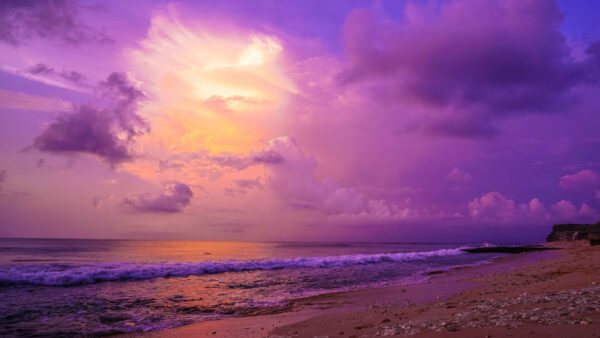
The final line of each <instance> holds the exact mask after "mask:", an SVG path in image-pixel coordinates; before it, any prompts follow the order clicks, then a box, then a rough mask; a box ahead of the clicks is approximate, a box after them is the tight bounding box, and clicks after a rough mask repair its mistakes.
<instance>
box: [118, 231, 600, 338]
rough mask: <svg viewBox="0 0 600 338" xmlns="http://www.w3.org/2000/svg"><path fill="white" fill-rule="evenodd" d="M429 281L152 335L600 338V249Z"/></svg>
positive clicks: (532, 257)
mask: <svg viewBox="0 0 600 338" xmlns="http://www.w3.org/2000/svg"><path fill="white" fill-rule="evenodd" d="M546 246H549V247H554V248H557V250H552V251H541V252H531V253H522V254H518V255H512V256H508V257H502V258H498V259H495V260H494V261H493V262H492V263H489V264H483V265H478V266H472V267H464V268H458V269H453V270H450V271H432V272H431V275H430V278H429V280H428V281H427V282H424V283H417V284H410V285H405V286H394V287H386V288H371V289H361V290H353V291H347V292H338V293H330V294H323V295H318V296H314V297H307V298H302V299H298V300H295V301H293V302H291V303H290V305H289V307H288V308H287V309H279V310H278V311H281V312H280V313H273V314H266V315H257V316H251V317H242V318H228V319H223V320H216V321H205V322H200V323H195V324H191V325H186V326H182V327H178V328H174V329H168V330H163V331H153V332H147V333H137V334H132V335H130V336H136V337H140V336H144V337H202V336H212V337H215V336H217V337H316V336H319V337H372V336H411V337H447V336H451V337H596V336H598V335H599V334H600V285H598V282H600V247H599V246H595V247H591V246H590V245H589V242H588V241H578V242H557V243H552V244H546Z"/></svg>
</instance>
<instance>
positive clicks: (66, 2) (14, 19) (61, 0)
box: [0, 0, 112, 46]
mask: <svg viewBox="0 0 600 338" xmlns="http://www.w3.org/2000/svg"><path fill="white" fill-rule="evenodd" d="M82 9H84V6H83V5H82V4H81V3H80V2H79V1H75V0H3V1H2V2H0V41H2V42H5V43H7V44H10V45H13V46H18V45H21V44H23V43H24V42H25V41H26V40H29V39H31V38H32V37H39V38H42V39H57V40H60V41H62V42H63V43H66V44H71V45H78V44H80V43H82V42H96V43H108V42H112V40H111V39H110V38H109V37H108V36H107V35H106V34H104V33H103V32H98V31H95V30H93V29H92V28H90V27H88V26H87V25H86V24H85V23H83V22H82V21H81V20H80V12H81V10H82Z"/></svg>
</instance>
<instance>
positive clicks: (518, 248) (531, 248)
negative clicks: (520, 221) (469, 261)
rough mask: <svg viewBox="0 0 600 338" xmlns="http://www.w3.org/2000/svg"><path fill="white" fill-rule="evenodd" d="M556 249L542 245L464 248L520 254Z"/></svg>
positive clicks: (471, 251)
mask: <svg viewBox="0 0 600 338" xmlns="http://www.w3.org/2000/svg"><path fill="white" fill-rule="evenodd" d="M544 250H556V248H545V247H540V246H532V245H526V246H487V247H482V248H472V249H462V251H465V252H468V253H509V254H518V253H522V252H531V251H544Z"/></svg>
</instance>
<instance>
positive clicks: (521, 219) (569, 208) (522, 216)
mask: <svg viewBox="0 0 600 338" xmlns="http://www.w3.org/2000/svg"><path fill="white" fill-rule="evenodd" d="M469 211H470V214H471V218H472V219H473V220H474V221H477V222H483V223H485V222H487V223H498V222H500V223H504V224H543V223H548V222H591V221H594V219H595V218H597V217H598V213H597V212H596V210H594V209H593V208H592V207H590V206H589V205H588V204H587V203H582V204H581V207H579V208H577V207H576V206H575V204H573V202H571V201H567V200H564V199H563V200H560V201H558V202H556V203H555V204H553V205H552V206H551V207H550V208H549V209H548V210H547V209H546V208H545V207H544V204H543V203H542V202H541V201H540V200H539V199H538V198H533V199H531V201H529V203H521V204H517V203H516V202H515V201H514V200H512V199H509V198H507V197H505V196H504V195H502V194H501V193H499V192H497V191H492V192H488V193H486V194H483V195H482V196H481V197H477V198H475V199H473V200H472V201H471V202H469Z"/></svg>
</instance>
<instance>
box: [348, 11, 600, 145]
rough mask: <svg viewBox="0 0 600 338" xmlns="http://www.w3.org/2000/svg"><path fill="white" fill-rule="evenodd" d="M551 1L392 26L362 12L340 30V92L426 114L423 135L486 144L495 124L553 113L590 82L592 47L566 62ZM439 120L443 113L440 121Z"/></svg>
mask: <svg viewBox="0 0 600 338" xmlns="http://www.w3.org/2000/svg"><path fill="white" fill-rule="evenodd" d="M561 22H562V13H561V12H560V11H559V9H558V7H557V6H556V4H555V3H554V2H553V1H547V0H531V1H522V0H510V1H500V0H490V1H487V0H486V1H464V0H454V1H448V2H442V3H441V5H440V7H439V8H435V7H434V6H428V5H416V4H414V3H409V4H408V5H407V9H406V11H405V18H404V19H403V20H402V22H398V23H396V22H391V21H389V20H388V21H382V20H380V19H378V18H377V16H376V14H374V13H373V12H372V11H370V10H367V9H360V10H355V11H353V12H352V13H351V14H350V15H349V16H348V18H347V20H346V23H345V25H344V30H343V36H344V52H345V55H346V57H347V61H348V65H347V67H346V69H345V70H344V71H342V72H341V73H340V74H339V75H338V78H337V80H338V82H339V83H340V84H342V85H345V86H349V85H357V84H361V85H364V86H367V87H368V88H369V92H370V93H371V95H373V96H376V97H377V99H378V100H379V101H381V102H384V103H386V104H394V103H395V104H399V103H401V104H403V105H405V106H406V105H410V104H413V105H415V106H418V107H419V108H420V109H423V110H427V111H429V112H432V113H431V115H432V116H433V118H432V119H431V120H430V121H427V124H428V126H427V128H426V129H428V131H431V132H433V133H438V134H445V135H451V136H462V137H482V136H483V137H486V136H493V134H494V133H495V132H496V129H495V128H494V126H493V125H491V121H493V120H494V119H497V118H501V117H506V116H511V115H519V114H531V113H553V112H558V111H561V110H563V109H564V108H565V107H568V106H569V105H570V104H572V103H573V102H574V101H576V97H575V96H574V95H573V90H574V89H575V88H576V87H577V86H579V85H583V84H589V83H591V82H593V83H596V82H597V81H598V70H599V69H600V45H599V44H598V43H596V44H592V45H591V46H590V47H589V48H588V49H587V54H586V55H585V57H584V58H583V59H580V60H577V59H575V58H573V57H572V55H571V50H570V48H569V47H568V45H567V43H566V41H565V38H564V37H563V35H562V34H561V32H560V30H559V29H560V25H561ZM441 110H445V111H450V112H452V114H449V115H448V116H446V115H444V114H441V118H438V115H440V114H439V112H440V111H441Z"/></svg>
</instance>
